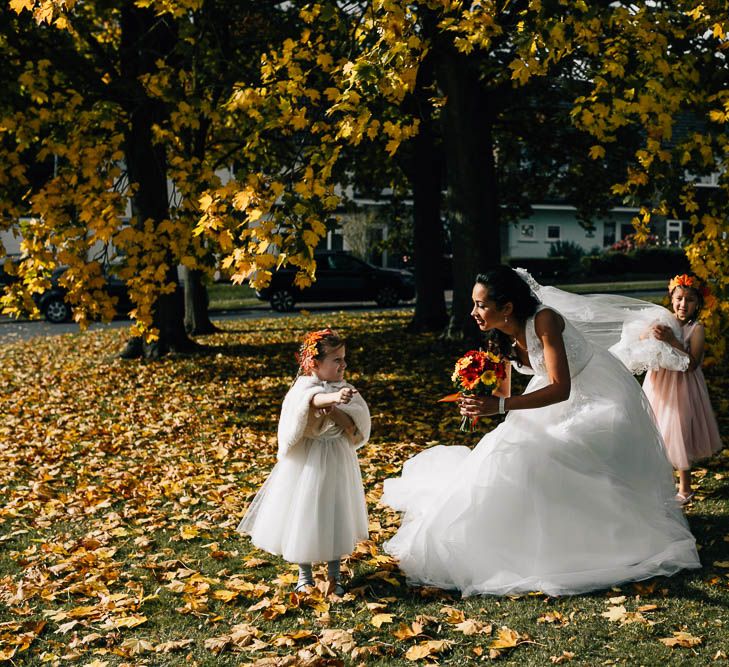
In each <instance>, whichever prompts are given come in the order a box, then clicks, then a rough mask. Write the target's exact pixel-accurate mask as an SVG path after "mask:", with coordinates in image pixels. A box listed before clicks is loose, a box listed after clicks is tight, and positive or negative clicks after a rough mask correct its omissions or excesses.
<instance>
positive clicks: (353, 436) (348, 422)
mask: <svg viewBox="0 0 729 667" xmlns="http://www.w3.org/2000/svg"><path fill="white" fill-rule="evenodd" d="M329 416H330V417H331V419H332V421H333V422H334V423H335V424H337V426H340V427H341V429H342V430H343V431H344V435H346V436H347V439H348V440H349V442H350V443H351V444H352V445H355V446H356V445H358V444H359V443H360V442H361V441H362V434H361V433H360V432H359V429H358V428H357V425H356V424H355V423H354V420H353V419H352V418H351V417H350V416H349V415H348V414H347V413H346V412H342V411H341V410H339V409H337V408H332V411H331V412H330V413H329Z"/></svg>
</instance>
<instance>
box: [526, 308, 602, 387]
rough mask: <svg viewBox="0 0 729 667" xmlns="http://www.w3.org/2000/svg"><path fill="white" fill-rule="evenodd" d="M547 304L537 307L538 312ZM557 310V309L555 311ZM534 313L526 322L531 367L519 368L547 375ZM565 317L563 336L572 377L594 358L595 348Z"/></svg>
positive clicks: (535, 373) (530, 372) (528, 372)
mask: <svg viewBox="0 0 729 667" xmlns="http://www.w3.org/2000/svg"><path fill="white" fill-rule="evenodd" d="M546 307H547V306H540V307H539V308H538V309H537V313H538V312H539V311H541V310H543V309H544V308H546ZM555 312H557V311H555ZM535 317H536V313H535V315H533V316H532V317H530V318H529V319H528V320H527V322H526V342H527V353H528V354H529V363H530V364H531V369H527V368H524V367H522V368H518V367H517V370H519V371H520V372H522V373H527V374H532V373H533V374H534V375H546V374H547V367H546V364H545V362H544V347H543V346H542V342H541V341H540V340H539V336H537V332H536V330H535V328H534V319H535ZM563 319H564V331H563V332H562V337H563V339H564V347H565V351H566V352H567V363H568V365H569V369H570V377H574V376H575V375H577V374H578V373H579V372H580V371H581V370H582V369H583V368H584V367H585V366H586V365H587V362H588V361H590V359H591V358H592V354H593V350H592V346H591V345H590V343H589V341H588V340H587V339H586V338H585V337H584V336H583V335H582V334H581V333H580V332H579V331H578V330H577V329H576V328H575V327H574V326H573V325H572V324H570V322H569V320H567V318H563Z"/></svg>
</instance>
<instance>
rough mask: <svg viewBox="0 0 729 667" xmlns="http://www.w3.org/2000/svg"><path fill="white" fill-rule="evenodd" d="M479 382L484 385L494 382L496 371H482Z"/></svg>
mask: <svg viewBox="0 0 729 667" xmlns="http://www.w3.org/2000/svg"><path fill="white" fill-rule="evenodd" d="M481 382H483V383H484V384H485V385H489V384H496V373H494V371H484V372H483V375H482V376H481Z"/></svg>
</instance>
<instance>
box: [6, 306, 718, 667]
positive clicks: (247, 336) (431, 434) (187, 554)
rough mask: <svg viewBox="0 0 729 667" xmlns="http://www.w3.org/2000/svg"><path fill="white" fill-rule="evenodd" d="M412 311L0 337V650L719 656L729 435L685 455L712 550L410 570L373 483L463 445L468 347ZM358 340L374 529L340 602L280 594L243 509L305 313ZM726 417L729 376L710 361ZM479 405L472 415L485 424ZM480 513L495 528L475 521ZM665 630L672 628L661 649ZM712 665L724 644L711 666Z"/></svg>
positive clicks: (283, 577)
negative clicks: (620, 560) (684, 567)
mask: <svg viewBox="0 0 729 667" xmlns="http://www.w3.org/2000/svg"><path fill="white" fill-rule="evenodd" d="M407 319H408V314H407V313H406V312H404V311H388V312H386V313H354V314H342V313H338V314H330V315H317V316H312V315H299V316H292V317H290V318H285V319H261V320H244V321H243V320H242V321H236V322H224V323H221V324H220V326H222V327H224V328H225V331H224V333H220V334H216V335H214V336H210V337H207V338H204V339H202V342H204V343H205V344H206V345H207V346H209V347H208V350H207V352H206V353H204V354H199V355H196V356H191V357H178V358H168V359H164V360H163V361H161V362H154V363H152V362H142V361H131V362H122V361H120V360H118V359H117V358H115V357H114V356H113V354H114V352H115V351H116V350H118V349H119V348H120V347H121V345H122V341H123V338H124V337H125V335H126V334H125V332H123V331H117V330H110V331H101V332H94V333H88V334H73V335H66V336H58V337H49V338H45V339H37V340H33V341H29V342H27V343H18V344H13V345H6V346H3V347H2V348H0V414H2V415H3V418H2V420H1V421H0V469H1V470H2V475H1V476H0V496H1V497H2V499H3V502H2V505H1V506H0V663H2V661H3V660H7V661H8V663H7V664H22V665H42V664H50V665H67V664H74V665H75V664H79V665H93V666H95V667H103V666H105V665H108V666H118V665H135V666H137V665H155V666H156V665H210V666H213V665H215V666H218V665H242V664H258V665H260V666H263V665H340V664H345V665H350V664H351V665H357V664H368V665H369V664H373V665H406V664H432V663H435V662H437V663H440V664H448V665H464V664H476V663H481V662H490V661H494V662H499V663H502V664H512V665H551V664H563V663H568V662H569V663H571V664H575V665H613V664H626V665H658V664H661V663H665V664H670V665H706V664H709V663H711V662H712V661H713V660H715V659H716V660H722V659H726V654H729V646H728V645H727V630H728V627H727V626H729V485H728V484H727V479H728V478H729V450H726V449H725V450H724V452H723V454H721V455H719V456H717V457H715V458H714V459H713V460H712V461H710V462H708V463H707V464H706V465H705V466H703V467H698V468H696V469H695V471H694V474H695V482H696V485H697V488H698V494H697V501H696V502H695V503H694V504H693V505H692V506H691V507H689V508H688V511H687V513H688V518H689V521H690V523H691V527H692V529H693V531H694V534H695V535H696V537H697V540H698V542H699V544H700V546H701V551H700V554H701V558H702V561H703V564H704V567H703V569H701V570H698V571H693V572H690V573H684V574H679V575H677V576H675V577H672V578H659V579H654V580H650V581H646V582H642V583H639V584H634V585H633V584H629V585H625V586H622V587H620V588H619V589H617V588H616V589H613V590H609V591H599V592H596V593H593V594H590V595H583V596H579V597H567V598H550V597H546V596H544V595H541V594H535V595H525V596H517V597H501V598H498V597H476V598H468V599H466V600H462V599H460V598H459V597H458V596H457V595H456V594H451V593H449V592H444V591H438V590H434V589H419V588H410V587H408V586H406V585H405V582H404V580H403V577H402V576H401V574H400V573H399V571H398V569H397V566H396V564H395V563H394V562H392V560H391V559H390V558H389V557H387V555H385V554H384V553H383V551H382V549H381V545H382V542H383V541H384V540H386V539H387V538H388V537H389V536H390V535H392V534H393V532H394V531H395V530H396V528H397V526H398V521H399V519H398V516H397V515H396V514H395V513H394V512H392V511H390V510H388V509H387V508H384V507H382V506H380V505H379V504H378V499H379V497H380V494H381V489H382V480H383V479H385V478H386V477H388V476H392V475H397V474H398V472H399V471H400V468H401V466H402V463H403V461H405V460H406V459H407V458H408V457H410V456H412V455H413V454H414V453H416V452H419V451H421V450H423V449H424V448H426V447H429V446H432V445H433V444H435V443H443V444H471V445H473V444H475V442H476V440H477V438H478V435H477V434H465V433H460V432H459V431H458V423H459V418H458V416H457V415H456V414H455V410H454V409H453V406H450V405H448V404H438V403H436V402H435V401H436V399H437V398H438V397H440V396H442V395H444V394H446V393H449V392H450V391H451V387H450V382H449V374H450V369H451V367H452V363H453V361H454V359H455V357H456V356H457V355H458V354H459V353H461V352H462V351H463V350H462V349H460V348H459V346H457V345H456V344H454V343H445V342H442V341H439V340H438V339H437V337H436V336H433V335H412V334H408V333H405V332H404V325H405V324H406V322H407ZM324 325H332V326H336V327H337V328H339V329H340V330H341V331H342V332H343V333H344V334H345V335H346V336H347V337H348V338H349V340H350V341H351V342H350V345H349V347H348V351H347V352H348V354H347V356H348V361H349V371H348V377H349V379H350V380H351V381H352V382H353V383H354V384H355V385H356V386H358V387H359V388H360V390H361V391H362V393H363V395H364V396H365V398H366V399H367V401H368V403H369V405H370V408H371V411H372V415H373V423H374V429H373V437H372V440H371V441H370V443H369V445H368V446H367V447H366V448H365V449H364V450H363V451H362V452H361V456H360V460H361V466H362V472H363V479H364V481H365V487H366V491H367V499H368V503H369V510H370V521H371V525H370V534H371V535H370V536H371V540H370V541H369V542H366V543H363V544H361V545H360V547H359V548H358V549H357V551H356V552H355V553H354V554H353V555H352V557H351V558H350V559H348V561H347V563H346V569H347V571H348V572H349V573H350V575H351V581H350V592H349V593H348V594H347V595H346V596H345V598H344V599H343V600H341V601H334V600H332V599H329V600H327V599H325V598H323V596H322V595H321V594H314V595H312V596H307V597H298V596H296V595H294V594H292V583H293V582H294V580H295V567H292V566H291V565H289V564H287V563H285V562H283V561H281V560H280V559H278V558H276V557H274V556H270V555H269V554H266V553H263V552H261V551H258V550H256V549H252V548H251V545H250V542H249V541H248V539H247V538H244V537H241V536H239V535H238V534H237V533H236V532H235V527H236V525H237V523H238V521H239V520H240V518H241V516H242V515H243V513H244V511H245V508H246V506H247V504H248V502H249V501H250V500H251V499H252V497H253V495H254V494H255V492H256V491H257V489H258V488H259V487H260V484H261V482H262V481H263V480H264V479H265V477H266V475H267V474H268V472H269V471H270V469H271V467H272V466H273V464H274V461H275V452H276V442H275V432H276V419H277V414H278V410H279V407H280V402H281V399H282V398H283V396H284V394H285V392H286V390H287V388H288V386H289V384H290V382H291V380H292V377H293V374H294V372H295V362H294V360H293V353H294V351H295V350H296V347H297V342H296V341H297V340H298V339H299V337H300V336H301V335H302V334H303V333H304V331H306V330H309V329H312V328H319V327H322V326H324ZM707 376H708V378H709V382H710V392H711V396H712V400H713V401H714V406H715V409H716V411H717V414H718V415H719V420H720V427H721V430H722V435H723V437H724V438H725V442H727V440H726V439H727V438H728V437H729V400H728V399H729V380H728V379H727V377H726V376H725V374H723V373H721V372H719V370H718V369H707ZM497 423H498V422H497V420H495V419H487V420H484V421H483V422H482V425H483V428H484V429H491V428H493V427H494V426H495V425H496V424H497ZM484 530H485V531H488V530H489V527H488V526H484ZM671 644H673V646H671ZM720 664H721V663H720Z"/></svg>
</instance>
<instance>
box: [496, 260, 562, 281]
mask: <svg viewBox="0 0 729 667" xmlns="http://www.w3.org/2000/svg"><path fill="white" fill-rule="evenodd" d="M506 263H507V264H508V265H509V266H511V267H513V268H518V267H521V268H522V269H526V270H527V271H529V273H531V274H532V275H533V276H534V277H535V278H536V279H537V280H539V279H540V278H542V279H544V278H559V277H562V276H566V275H567V273H568V272H569V268H570V262H569V260H568V259H567V258H566V257H511V258H508V259H507V260H506Z"/></svg>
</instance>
